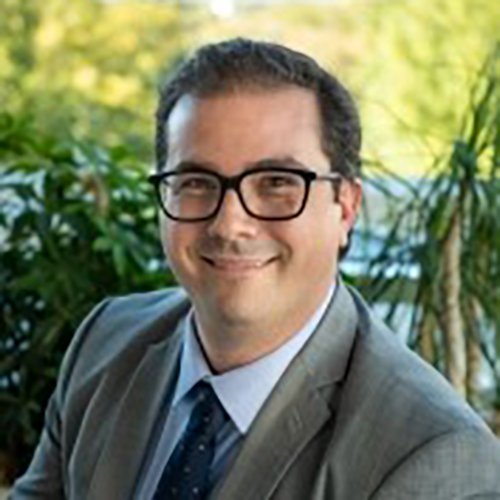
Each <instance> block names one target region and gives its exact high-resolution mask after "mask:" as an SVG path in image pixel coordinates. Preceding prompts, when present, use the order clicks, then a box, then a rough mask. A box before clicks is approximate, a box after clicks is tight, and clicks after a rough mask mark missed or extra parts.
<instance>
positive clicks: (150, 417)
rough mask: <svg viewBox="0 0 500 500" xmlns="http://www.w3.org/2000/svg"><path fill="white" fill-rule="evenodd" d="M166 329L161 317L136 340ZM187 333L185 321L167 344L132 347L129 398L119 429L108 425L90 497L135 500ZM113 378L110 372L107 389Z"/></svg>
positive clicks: (123, 402)
mask: <svg viewBox="0 0 500 500" xmlns="http://www.w3.org/2000/svg"><path fill="white" fill-rule="evenodd" d="M184 302H185V301H184ZM184 308H185V304H184ZM168 326H169V325H166V324H165V321H163V319H162V318H159V319H158V318H157V321H156V322H155V323H154V325H152V326H151V327H150V328H149V329H148V331H145V332H140V334H139V335H138V338H141V337H143V338H146V339H147V338H149V339H154V338H155V337H156V338H157V337H158V332H163V334H164V332H165V331H168ZM184 328H185V318H184V319H183V320H182V321H180V322H179V323H178V325H177V328H176V329H175V331H174V333H173V334H172V335H171V336H169V337H168V338H167V339H163V340H161V341H160V342H155V343H149V344H147V345H145V346H144V347H143V348H142V350H141V347H140V346H139V347H138V346H137V345H134V346H130V352H131V353H134V355H135V358H136V359H134V360H130V362H129V363H127V364H128V366H130V367H137V368H135V373H134V376H133V377H132V379H131V381H130V383H129V386H128V390H127V392H126V394H125V395H124V396H123V397H122V398H121V399H120V400H118V404H119V405H120V406H119V408H118V409H117V411H116V413H115V414H114V421H115V422H116V425H111V426H110V428H111V429H112V433H111V435H110V436H109V439H108V440H107V442H106V444H105V445H104V447H103V450H102V453H101V455H100V457H99V460H98V463H97V465H96V468H95V474H94V476H93V480H92V482H91V484H90V487H89V494H88V496H87V497H86V498H89V499H92V500H94V499H99V500H100V499H108V498H123V499H125V498H130V497H131V492H133V491H134V490H135V487H136V485H137V480H138V479H139V477H140V471H141V465H142V464H143V462H144V459H145V457H146V454H147V452H148V450H149V448H150V447H152V446H153V443H152V442H151V438H152V436H154V434H155V433H154V430H155V423H156V422H157V419H158V416H159V415H160V414H161V412H162V409H163V408H164V407H165V405H166V404H169V403H170V399H171V397H172V394H173V388H174V387H175V382H176V380H177V376H178V370H179V357H180V351H181V348H182V335H183V331H184ZM122 369H123V367H122ZM114 375H116V374H113V373H109V374H108V377H107V379H106V380H105V381H104V384H106V383H107V382H108V379H109V380H112V378H113V376H114ZM117 376H122V377H123V376H124V374H123V372H121V373H120V374H118V375H117ZM110 418H113V417H112V416H111V417H110Z"/></svg>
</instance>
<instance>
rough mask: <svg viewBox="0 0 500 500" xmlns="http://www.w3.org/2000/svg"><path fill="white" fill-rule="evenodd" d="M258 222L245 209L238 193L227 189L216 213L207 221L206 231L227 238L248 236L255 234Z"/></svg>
mask: <svg viewBox="0 0 500 500" xmlns="http://www.w3.org/2000/svg"><path fill="white" fill-rule="evenodd" d="M258 222H259V221H258V220H257V219H255V218H254V217H252V216H251V215H249V214H248V213H247V212H246V211H245V209H244V208H243V205H242V204H241V200H240V199H239V197H238V194H237V193H236V192H235V191H234V190H233V189H229V190H227V191H226V193H225V194H224V198H223V200H222V205H221V207H220V209H219V211H218V212H217V215H216V216H215V217H214V218H213V219H212V220H211V221H209V227H208V232H209V234H210V235H211V236H219V237H221V238H224V239H227V240H231V239H238V238H249V237H252V236H253V235H255V234H256V232H257V227H258Z"/></svg>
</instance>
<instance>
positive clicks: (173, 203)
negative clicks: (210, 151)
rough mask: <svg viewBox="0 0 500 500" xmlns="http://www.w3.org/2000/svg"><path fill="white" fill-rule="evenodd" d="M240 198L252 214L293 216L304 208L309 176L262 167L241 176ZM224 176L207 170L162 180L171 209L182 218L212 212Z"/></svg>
mask: <svg viewBox="0 0 500 500" xmlns="http://www.w3.org/2000/svg"><path fill="white" fill-rule="evenodd" d="M238 191H239V195H240V200H241V201H242V203H243V206H244V208H245V209H246V211H247V212H249V213H250V214H251V215H254V216H257V217H271V218H272V217H290V216H293V215H295V214H296V213H297V212H298V211H299V210H300V209H301V206H302V204H303V201H304V197H305V196H306V191H307V185H306V181H305V179H304V178H303V177H302V176H300V175H298V174H295V173H292V172H279V171H259V172H252V173H250V174H248V175H246V176H244V177H243V178H242V179H241V183H240V185H239V190H238ZM222 192H223V189H222V184H221V181H220V179H219V178H218V177H217V176H215V175H212V174H210V173H205V172H176V173H173V174H172V175H170V176H168V177H165V178H164V179H163V180H162V182H161V184H160V195H161V200H162V203H163V205H164V207H165V209H166V211H167V213H169V214H171V215H172V216H174V217H176V218H180V219H197V218H203V217H208V216H210V215H211V214H212V213H213V212H214V211H215V210H216V209H217V207H218V206H219V203H220V202H221V196H222Z"/></svg>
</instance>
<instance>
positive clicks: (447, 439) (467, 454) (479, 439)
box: [370, 428, 500, 500]
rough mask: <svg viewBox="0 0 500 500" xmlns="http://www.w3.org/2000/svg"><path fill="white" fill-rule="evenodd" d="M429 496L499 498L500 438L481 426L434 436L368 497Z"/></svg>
mask: <svg viewBox="0 0 500 500" xmlns="http://www.w3.org/2000/svg"><path fill="white" fill-rule="evenodd" d="M409 432H411V430H410V431H409ZM431 498H432V499H433V500H500V442H499V441H498V440H497V439H496V438H495V437H493V436H492V435H491V434H490V433H489V432H486V431H485V430H483V429H481V428H476V429H468V430H462V431H454V432H452V433H449V434H445V435H442V436H440V437H438V438H435V439H433V440H432V441H430V442H428V443H426V444H424V445H423V446H421V447H420V448H419V449H418V450H416V451H415V452H413V453H412V454H410V456H408V457H406V459H405V460H403V461H402V462H401V463H400V464H398V466H397V467H395V468H394V469H393V470H392V472H390V473H389V474H388V476H387V477H386V478H385V479H384V480H383V481H382V483H381V485H380V486H379V487H378V488H377V490H376V492H375V493H374V494H373V495H372V496H371V497H370V500H410V499H411V500H429V499H431Z"/></svg>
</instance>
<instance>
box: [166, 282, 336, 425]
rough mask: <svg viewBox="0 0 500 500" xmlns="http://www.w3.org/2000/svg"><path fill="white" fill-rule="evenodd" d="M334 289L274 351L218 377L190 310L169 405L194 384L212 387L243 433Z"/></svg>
mask: <svg viewBox="0 0 500 500" xmlns="http://www.w3.org/2000/svg"><path fill="white" fill-rule="evenodd" d="M335 286H336V285H335V283H334V284H333V285H332V286H331V287H330V290H329V292H328V295H327V297H326V298H325V300H324V301H323V302H322V304H321V306H320V307H319V308H318V309H317V310H316V312H315V313H314V314H313V316H312V317H311V318H310V319H309V321H308V322H307V324H306V325H305V326H304V328H302V330H300V331H299V332H298V333H297V334H295V335H293V336H292V337H291V338H290V339H289V340H288V341H287V342H285V343H284V344H283V345H282V346H280V347H279V348H278V349H277V350H276V351H273V352H272V353H270V354H268V355H266V356H264V357H262V358H259V359H258V360H256V361H254V362H253V363H250V364H248V365H244V366H241V367H238V368H235V369H234V370H230V371H228V372H226V373H223V374H221V375H215V374H213V373H212V371H211V369H210V366H209V365H208V363H207V360H206V358H205V354H204V353H203V351H202V348H201V346H200V343H199V341H198V338H197V334H196V326H195V323H194V315H193V312H192V311H191V313H190V316H189V318H188V321H186V332H185V337H184V343H183V347H182V354H181V356H182V357H181V367H180V374H179V380H178V383H177V387H176V390H175V394H174V398H173V402H172V405H173V406H174V407H175V406H176V405H178V404H179V402H180V401H181V400H182V399H183V398H184V396H186V394H187V393H188V392H189V391H190V390H191V388H192V387H193V386H194V385H196V384H197V383H198V382H199V381H201V380H204V381H206V382H208V383H210V384H211V385H212V387H213V389H214V391H215V393H216V394H217V397H218V398H219V400H220V402H221V404H222V405H223V406H224V409H225V410H226V411H227V413H228V414H229V416H230V417H231V420H232V421H233V422H234V423H235V425H236V427H237V428H238V430H239V431H240V433H241V434H246V433H247V432H248V429H249V427H250V425H251V424H252V422H253V421H254V419H255V417H256V416H257V413H258V412H259V410H260V409H261V408H262V406H263V405H264V402H265V401H266V399H267V398H268V397H269V395H270V394H271V392H272V390H273V389H274V387H275V385H276V384H277V383H278V380H279V379H280V377H281V376H282V375H283V373H284V372H285V370H286V369H287V367H288V366H289V364H290V363H291V361H292V360H293V358H294V357H295V356H296V355H297V354H298V353H299V351H300V350H301V348H302V347H303V346H304V344H305V343H306V342H307V340H308V339H309V338H310V337H311V335H312V334H313V332H314V330H315V329H316V327H317V326H318V324H319V322H320V321H321V318H322V317H323V315H324V313H325V311H326V308H327V307H328V304H329V302H330V300H331V299H332V297H333V294H334V292H335ZM242 387H244V388H245V390H244V391H242V390H241V389H242Z"/></svg>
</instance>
